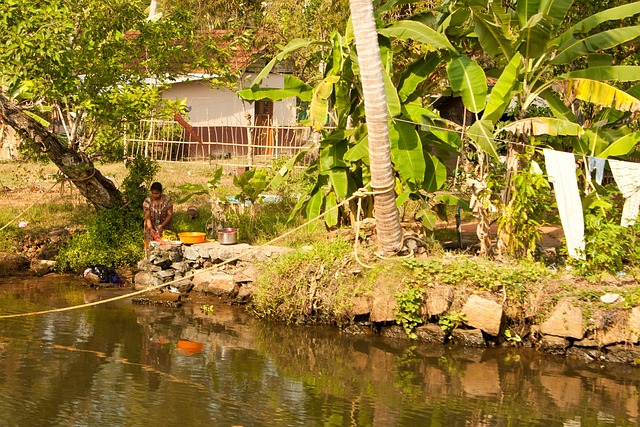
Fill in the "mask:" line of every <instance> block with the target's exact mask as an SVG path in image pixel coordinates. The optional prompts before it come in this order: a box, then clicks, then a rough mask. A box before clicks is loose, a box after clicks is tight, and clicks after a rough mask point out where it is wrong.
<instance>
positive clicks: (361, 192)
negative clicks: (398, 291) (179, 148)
mask: <svg viewBox="0 0 640 427" xmlns="http://www.w3.org/2000/svg"><path fill="white" fill-rule="evenodd" d="M384 191H389V189H388V188H387V189H386V190H384ZM380 192H381V191H380V190H377V191H371V192H368V191H365V190H364V188H362V189H360V190H357V191H355V192H354V193H353V194H352V195H351V197H349V198H347V199H345V200H343V201H342V202H340V203H338V204H337V205H336V206H334V207H332V208H331V209H329V210H327V211H325V212H323V213H322V214H320V215H318V216H317V217H315V218H313V219H311V220H309V221H307V222H305V223H304V224H302V225H299V226H298V227H295V228H293V229H291V230H289V231H287V232H286V233H284V234H282V235H280V236H277V237H274V238H273V239H271V240H270V241H268V242H267V243H264V244H262V245H260V246H256V247H253V248H251V249H248V250H246V251H244V252H242V253H240V254H239V255H236V256H235V257H233V258H230V259H228V260H226V261H223V262H221V263H219V264H216V265H214V266H212V267H209V268H204V269H201V270H198V271H196V272H194V273H192V274H190V275H188V276H184V277H181V278H179V279H174V280H171V281H169V282H164V283H161V284H159V285H154V286H151V287H148V288H145V289H142V290H139V291H135V292H130V293H127V294H124V295H119V296H116V297H113V298H107V299H105V300H101V301H94V302H90V303H86V304H80V305H74V306H70V307H62V308H55V309H50V310H42V311H34V312H29V313H16V314H5V315H2V316H0V319H10V318H15V317H26V316H36V315H40V314H49V313H59V312H63V311H71V310H76V309H81V308H87V307H92V306H95V305H99V304H105V303H108V302H113V301H118V300H121V299H125V298H131V297H134V296H136V295H140V294H144V293H147V292H149V291H153V290H156V289H160V288H163V287H165V286H169V285H171V284H173V283H177V282H180V281H182V280H185V279H191V278H193V277H195V276H198V275H200V274H203V273H205V272H207V271H210V270H215V269H218V268H220V267H221V266H223V265H226V264H229V263H231V262H233V261H238V260H239V259H241V258H242V257H245V256H247V255H250V254H253V253H255V252H258V251H259V250H260V249H262V248H263V247H264V246H267V245H270V244H272V243H274V242H277V241H279V240H282V239H284V238H285V237H287V236H289V235H291V234H293V233H295V232H297V231H299V230H301V229H303V228H304V227H307V226H308V225H309V224H311V223H313V222H314V221H318V220H319V219H320V218H322V217H324V216H325V215H327V214H329V212H332V211H333V210H336V209H339V208H340V207H342V206H344V205H346V204H347V203H349V202H350V201H351V200H353V199H355V198H356V197H358V198H360V199H361V198H362V197H364V196H366V195H370V194H378V193H380ZM358 214H359V213H358ZM356 223H357V228H358V230H359V228H360V219H359V218H357V219H356ZM358 233H359V231H357V232H356V244H357V239H358ZM411 255H412V254H411ZM403 258H406V256H405V257H403ZM356 260H357V254H356ZM358 262H360V261H359V260H358ZM360 264H362V263H361V262H360ZM362 265H363V266H366V265H365V264H362ZM366 267H367V268H371V267H369V266H366Z"/></svg>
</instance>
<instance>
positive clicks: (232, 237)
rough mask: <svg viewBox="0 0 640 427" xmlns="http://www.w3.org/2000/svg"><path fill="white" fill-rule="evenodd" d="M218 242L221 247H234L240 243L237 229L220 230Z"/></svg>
mask: <svg viewBox="0 0 640 427" xmlns="http://www.w3.org/2000/svg"><path fill="white" fill-rule="evenodd" d="M218 242H220V244H221V245H234V244H236V243H238V229H237V228H222V229H220V230H218Z"/></svg>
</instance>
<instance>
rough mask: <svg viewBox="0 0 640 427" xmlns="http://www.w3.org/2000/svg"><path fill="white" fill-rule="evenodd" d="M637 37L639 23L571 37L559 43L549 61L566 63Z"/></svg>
mask: <svg viewBox="0 0 640 427" xmlns="http://www.w3.org/2000/svg"><path fill="white" fill-rule="evenodd" d="M638 38H640V25H635V26H633V27H623V28H614V29H612V30H608V31H602V32H600V33H597V34H594V35H591V36H588V37H585V38H584V39H579V40H577V39H574V38H571V39H569V40H567V41H566V42H565V43H563V44H562V45H560V47H559V48H558V53H557V56H556V57H555V58H553V59H552V60H551V63H552V64H554V65H559V64H567V63H569V62H571V61H573V60H574V59H576V58H578V57H580V56H581V55H586V54H588V53H591V52H596V51H601V50H606V49H610V48H612V47H615V46H619V45H621V44H624V43H630V42H633V41H636V40H637V39H638Z"/></svg>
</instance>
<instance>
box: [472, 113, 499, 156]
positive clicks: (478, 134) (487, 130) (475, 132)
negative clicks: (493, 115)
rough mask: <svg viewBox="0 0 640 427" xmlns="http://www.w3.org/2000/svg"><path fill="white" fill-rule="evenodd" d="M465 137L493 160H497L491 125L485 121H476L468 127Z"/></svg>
mask: <svg viewBox="0 0 640 427" xmlns="http://www.w3.org/2000/svg"><path fill="white" fill-rule="evenodd" d="M467 136H468V137H469V138H471V140H472V141H474V142H475V143H476V144H477V145H478V147H479V148H480V149H481V150H482V151H484V152H485V153H487V154H488V155H489V156H491V157H492V158H493V159H498V158H499V156H498V150H497V148H496V142H495V140H494V138H493V123H491V122H489V121H486V120H478V121H476V122H474V123H473V124H472V125H471V126H470V127H469V129H468V130H467Z"/></svg>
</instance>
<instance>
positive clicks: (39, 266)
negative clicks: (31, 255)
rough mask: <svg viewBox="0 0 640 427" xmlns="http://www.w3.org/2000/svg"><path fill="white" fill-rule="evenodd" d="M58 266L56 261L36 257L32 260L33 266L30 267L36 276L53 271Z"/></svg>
mask: <svg viewBox="0 0 640 427" xmlns="http://www.w3.org/2000/svg"><path fill="white" fill-rule="evenodd" d="M55 267H56V262H55V261H50V260H46V259H34V260H31V266H30V267H29V269H30V270H31V271H33V273H34V274H35V275H36V276H44V275H45V274H48V273H51V272H52V271H53V270H54V269H55Z"/></svg>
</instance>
